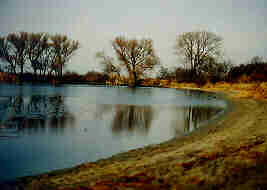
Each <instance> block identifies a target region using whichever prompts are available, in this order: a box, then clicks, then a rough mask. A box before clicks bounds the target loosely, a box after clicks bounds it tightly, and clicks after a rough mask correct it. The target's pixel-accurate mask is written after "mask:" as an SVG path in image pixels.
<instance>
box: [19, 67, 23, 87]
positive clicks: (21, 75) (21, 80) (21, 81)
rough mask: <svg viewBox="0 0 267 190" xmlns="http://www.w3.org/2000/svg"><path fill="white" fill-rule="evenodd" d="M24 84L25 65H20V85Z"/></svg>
mask: <svg viewBox="0 0 267 190" xmlns="http://www.w3.org/2000/svg"><path fill="white" fill-rule="evenodd" d="M22 84H23V64H20V75H19V85H22Z"/></svg>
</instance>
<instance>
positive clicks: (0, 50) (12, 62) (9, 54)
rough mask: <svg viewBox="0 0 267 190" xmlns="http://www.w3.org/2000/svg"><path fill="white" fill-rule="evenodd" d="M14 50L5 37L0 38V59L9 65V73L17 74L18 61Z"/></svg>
mask: <svg viewBox="0 0 267 190" xmlns="http://www.w3.org/2000/svg"><path fill="white" fill-rule="evenodd" d="M12 48H13V46H12V44H11V43H10V42H9V41H8V40H7V39H6V38H5V37H0V58H1V60H3V61H4V62H6V63H8V65H7V72H9V73H12V74H16V59H15V54H14V53H13V50H12Z"/></svg>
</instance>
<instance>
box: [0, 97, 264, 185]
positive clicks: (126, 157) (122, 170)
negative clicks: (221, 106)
mask: <svg viewBox="0 0 267 190" xmlns="http://www.w3.org/2000/svg"><path fill="white" fill-rule="evenodd" d="M229 99H230V101H231V102H232V104H233V106H234V109H230V110H229V112H227V113H226V114H225V115H224V116H222V117H220V118H218V119H217V120H216V122H211V123H209V124H207V126H205V127H202V129H201V130H199V131H196V132H194V133H192V134H191V135H190V136H185V137H182V138H179V139H177V138H176V139H173V140H170V141H167V142H164V143H161V144H157V145H150V146H147V147H144V148H139V149H135V150H131V151H128V152H125V153H120V154H117V155H114V156H112V157H110V158H107V159H102V160H98V161H96V162H91V163H85V164H82V165H79V166H76V167H74V168H71V169H65V170H58V171H53V172H50V173H48V174H43V175H40V176H35V177H24V178H21V179H19V180H18V181H17V182H16V186H17V187H18V186H19V187H20V189H29V190H31V189H32V190H33V189H40V190H42V189H50V190H53V189H55V190H57V189H68V190H72V189H73V190H76V189H79V187H82V188H80V189H88V190H89V189H94V190H97V189H99V190H100V189H111V187H112V188H113V189H123V188H126V187H131V188H132V189H141V190H142V189H151V190H153V189H175V188H176V189H212V188H216V189H238V188H240V189H257V188H262V187H265V188H266V187H267V180H266V179H267V167H266V164H267V135H266V134H267V124H266V123H267V103H266V102H264V101H257V100H252V99H235V98H232V97H229ZM255 171H257V172H255ZM0 187H1V186H0ZM5 187H6V189H7V188H10V189H11V187H8V186H5ZM89 187H90V188H89ZM262 189H263V188H262Z"/></svg>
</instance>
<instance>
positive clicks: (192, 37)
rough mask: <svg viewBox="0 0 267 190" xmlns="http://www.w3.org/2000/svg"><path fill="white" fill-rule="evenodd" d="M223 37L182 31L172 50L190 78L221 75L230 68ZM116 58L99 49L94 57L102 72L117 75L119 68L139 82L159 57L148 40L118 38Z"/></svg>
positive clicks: (161, 74)
mask: <svg viewBox="0 0 267 190" xmlns="http://www.w3.org/2000/svg"><path fill="white" fill-rule="evenodd" d="M222 41H223V40H222V38H221V37H220V36H218V35H216V34H214V33H212V32H207V31H195V32H185V33H183V34H181V35H179V36H178V37H177V41H176V45H175V53H176V54H177V55H178V56H179V57H180V58H182V62H183V63H184V68H183V69H182V70H184V71H186V73H187V77H189V80H191V81H195V80H199V78H200V77H201V76H203V75H206V76H208V77H214V76H219V77H220V78H223V77H224V75H226V73H227V72H228V71H229V67H228V65H229V62H226V61H223V60H222V59H221V58H222ZM112 47H113V49H114V50H115V54H116V56H117V59H118V60H119V62H118V64H116V62H115V59H114V58H112V57H110V56H106V55H105V53H104V52H98V53H97V54H96V56H97V58H98V59H100V63H101V64H102V65H104V72H105V73H107V74H112V73H115V74H117V75H118V76H120V71H121V68H124V70H126V71H127V72H128V76H129V78H130V81H131V82H132V84H130V85H131V86H136V85H138V80H139V79H140V78H142V77H143V76H144V74H146V73H147V71H151V70H152V69H153V68H154V67H155V66H156V65H160V62H159V57H158V56H157V55H156V54H155V50H154V48H153V41H152V40H151V39H141V40H137V39H127V38H125V37H117V38H115V40H113V41H112ZM159 72H160V78H162V77H164V76H167V68H164V67H162V66H161V67H160V71H159Z"/></svg>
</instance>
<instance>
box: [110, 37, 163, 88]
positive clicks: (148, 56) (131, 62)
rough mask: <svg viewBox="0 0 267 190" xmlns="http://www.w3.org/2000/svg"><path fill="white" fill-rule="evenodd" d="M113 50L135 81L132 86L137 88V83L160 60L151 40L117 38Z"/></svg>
mask: <svg viewBox="0 0 267 190" xmlns="http://www.w3.org/2000/svg"><path fill="white" fill-rule="evenodd" d="M112 45H113V48H114V50H115V52H116V55H117V56H118V59H119V60H120V61H121V63H122V65H123V66H124V67H126V69H127V71H128V74H129V76H130V78H131V79H132V80H133V84H132V86H134V87H135V86H137V81H138V79H139V77H140V76H141V75H143V74H144V73H145V71H148V70H152V69H153V67H154V66H155V65H156V64H158V62H159V59H158V57H157V56H156V55H155V51H154V49H153V41H152V40H150V39H143V40H137V39H132V40H129V39H126V38H125V37H117V38H115V40H114V41H113V42H112Z"/></svg>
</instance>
